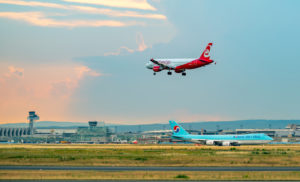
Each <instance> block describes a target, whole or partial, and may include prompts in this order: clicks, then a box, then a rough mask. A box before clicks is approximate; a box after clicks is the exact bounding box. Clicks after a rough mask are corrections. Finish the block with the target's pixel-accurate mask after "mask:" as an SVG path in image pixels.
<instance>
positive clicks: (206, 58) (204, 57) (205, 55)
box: [199, 43, 213, 61]
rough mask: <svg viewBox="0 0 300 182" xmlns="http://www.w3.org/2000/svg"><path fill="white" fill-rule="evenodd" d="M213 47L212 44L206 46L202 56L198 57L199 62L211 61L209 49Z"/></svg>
mask: <svg viewBox="0 0 300 182" xmlns="http://www.w3.org/2000/svg"><path fill="white" fill-rule="evenodd" d="M212 45H213V43H208V45H207V46H206V49H205V50H204V51H203V53H202V55H201V56H200V58H199V59H200V60H203V61H211V60H210V54H209V53H210V49H211V46H212Z"/></svg>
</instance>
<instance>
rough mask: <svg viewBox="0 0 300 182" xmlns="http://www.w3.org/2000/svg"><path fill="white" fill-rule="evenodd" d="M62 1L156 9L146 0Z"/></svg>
mask: <svg viewBox="0 0 300 182" xmlns="http://www.w3.org/2000/svg"><path fill="white" fill-rule="evenodd" d="M64 1H67V2H75V3H83V4H94V5H101V6H109V7H116V8H131V9H142V10H153V11H154V10H156V8H154V7H153V6H151V5H150V4H149V3H148V2H147V0H64Z"/></svg>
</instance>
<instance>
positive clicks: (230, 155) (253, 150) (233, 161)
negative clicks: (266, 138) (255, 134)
mask: <svg viewBox="0 0 300 182" xmlns="http://www.w3.org/2000/svg"><path fill="white" fill-rule="evenodd" d="M0 165H74V166H300V145H293V146H289V148H288V147H287V146H271V145H269V146H240V147H209V146H193V145H181V146H179V145H174V146H170V145H166V146H164V145H158V146H156V145H0Z"/></svg>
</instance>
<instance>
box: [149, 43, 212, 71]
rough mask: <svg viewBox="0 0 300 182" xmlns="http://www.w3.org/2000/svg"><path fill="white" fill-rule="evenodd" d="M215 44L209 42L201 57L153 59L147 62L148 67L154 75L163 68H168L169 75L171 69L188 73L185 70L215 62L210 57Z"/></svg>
mask: <svg viewBox="0 0 300 182" xmlns="http://www.w3.org/2000/svg"><path fill="white" fill-rule="evenodd" d="M212 45H213V44H212V43H209V44H208V45H207V47H206V49H205V50H204V51H203V53H202V55H201V56H200V58H182V59H168V58H165V59H153V58H152V59H151V60H150V61H149V62H148V63H147V64H146V68H148V69H152V70H153V71H154V72H153V75H156V72H160V71H162V70H168V75H172V72H171V70H174V71H175V72H176V73H182V76H185V75H186V72H185V70H188V69H195V68H199V67H202V66H206V65H208V64H211V63H213V62H214V61H213V60H211V59H210V55H209V53H210V49H211V46H212Z"/></svg>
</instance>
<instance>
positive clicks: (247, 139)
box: [173, 134, 273, 145]
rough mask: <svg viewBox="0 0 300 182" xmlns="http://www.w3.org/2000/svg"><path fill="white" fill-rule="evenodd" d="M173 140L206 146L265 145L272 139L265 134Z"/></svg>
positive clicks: (198, 136) (202, 136) (191, 137)
mask: <svg viewBox="0 0 300 182" xmlns="http://www.w3.org/2000/svg"><path fill="white" fill-rule="evenodd" d="M173 138H174V139H179V140H185V141H189V142H193V143H200V144H207V145H259V144H267V143H269V142H271V141H272V140H273V139H272V138H271V137H269V136H267V135H265V134H245V135H182V136H180V135H176V136H173Z"/></svg>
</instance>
